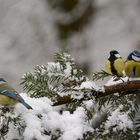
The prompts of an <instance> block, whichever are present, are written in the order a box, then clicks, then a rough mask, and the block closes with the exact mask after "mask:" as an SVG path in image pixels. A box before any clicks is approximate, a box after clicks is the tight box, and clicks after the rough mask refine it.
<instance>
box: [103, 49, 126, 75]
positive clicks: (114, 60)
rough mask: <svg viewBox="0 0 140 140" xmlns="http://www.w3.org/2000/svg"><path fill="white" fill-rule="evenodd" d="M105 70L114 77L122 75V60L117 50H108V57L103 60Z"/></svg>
mask: <svg viewBox="0 0 140 140" xmlns="http://www.w3.org/2000/svg"><path fill="white" fill-rule="evenodd" d="M105 71H106V72H107V73H108V74H110V75H114V76H116V77H123V76H124V73H123V72H124V61H123V59H122V57H121V56H120V54H119V52H118V51H116V50H112V51H110V54H109V57H108V59H107V60H106V62H105Z"/></svg>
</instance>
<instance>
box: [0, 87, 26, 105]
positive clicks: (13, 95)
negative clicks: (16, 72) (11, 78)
mask: <svg viewBox="0 0 140 140" xmlns="http://www.w3.org/2000/svg"><path fill="white" fill-rule="evenodd" d="M0 94H2V95H5V96H8V97H10V98H12V99H15V100H17V101H19V102H23V101H24V99H23V98H22V97H21V96H20V95H19V94H18V93H17V92H16V91H14V90H13V91H11V90H3V89H0Z"/></svg>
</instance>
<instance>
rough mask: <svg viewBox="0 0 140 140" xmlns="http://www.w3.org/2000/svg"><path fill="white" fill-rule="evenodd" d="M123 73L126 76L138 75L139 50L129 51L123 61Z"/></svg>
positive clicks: (139, 66)
mask: <svg viewBox="0 0 140 140" xmlns="http://www.w3.org/2000/svg"><path fill="white" fill-rule="evenodd" d="M125 73H126V75H127V76H128V77H140V51H136V50H134V51H133V52H131V53H130V54H129V55H128V57H127V60H126V61H125Z"/></svg>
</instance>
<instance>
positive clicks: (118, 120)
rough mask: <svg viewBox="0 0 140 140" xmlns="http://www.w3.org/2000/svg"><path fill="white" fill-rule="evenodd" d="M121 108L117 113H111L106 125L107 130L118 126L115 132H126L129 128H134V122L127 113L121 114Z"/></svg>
mask: <svg viewBox="0 0 140 140" xmlns="http://www.w3.org/2000/svg"><path fill="white" fill-rule="evenodd" d="M120 110H121V107H120V108H117V109H116V110H115V111H113V112H112V113H111V115H110V116H109V117H108V120H107V121H106V123H105V128H106V130H108V129H109V128H110V127H111V126H116V127H115V128H114V129H113V130H114V131H116V129H118V130H124V131H125V130H126V129H127V128H130V129H132V128H133V122H132V121H131V119H130V118H129V117H128V115H127V114H126V113H125V112H121V111H120Z"/></svg>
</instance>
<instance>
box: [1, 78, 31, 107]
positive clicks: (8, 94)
mask: <svg viewBox="0 0 140 140" xmlns="http://www.w3.org/2000/svg"><path fill="white" fill-rule="evenodd" d="M17 103H21V104H23V105H24V106H25V107H26V108H27V109H32V107H31V106H30V105H28V104H27V103H26V102H25V101H24V99H23V98H22V97H21V96H20V95H19V94H18V92H16V91H15V90H14V89H13V88H12V87H11V86H10V85H8V83H7V82H6V81H5V80H4V79H3V78H0V105H3V106H14V105H16V104H17Z"/></svg>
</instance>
